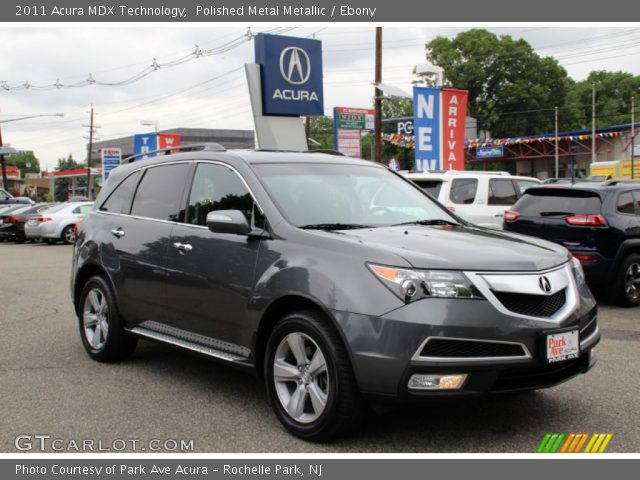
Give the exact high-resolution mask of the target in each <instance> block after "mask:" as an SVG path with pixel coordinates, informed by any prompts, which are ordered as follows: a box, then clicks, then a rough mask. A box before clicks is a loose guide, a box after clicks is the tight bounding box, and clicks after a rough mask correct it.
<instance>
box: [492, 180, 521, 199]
mask: <svg viewBox="0 0 640 480" xmlns="http://www.w3.org/2000/svg"><path fill="white" fill-rule="evenodd" d="M516 200H518V194H517V193H516V189H515V188H514V186H513V182H512V181H511V180H510V179H502V178H492V179H490V180H489V205H513V204H514V203H516Z"/></svg>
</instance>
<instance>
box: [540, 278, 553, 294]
mask: <svg viewBox="0 0 640 480" xmlns="http://www.w3.org/2000/svg"><path fill="white" fill-rule="evenodd" d="M538 286H539V287H540V290H542V291H543V292H544V293H551V282H550V281H549V279H548V278H547V277H540V278H539V279H538Z"/></svg>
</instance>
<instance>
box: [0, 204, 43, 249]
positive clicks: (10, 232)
mask: <svg viewBox="0 0 640 480" xmlns="http://www.w3.org/2000/svg"><path fill="white" fill-rule="evenodd" d="M52 205H54V204H52V203H40V204H37V205H21V206H19V207H17V208H15V209H12V210H11V211H10V212H8V213H4V212H3V211H2V210H0V236H2V237H3V238H4V239H7V240H15V241H16V243H24V241H25V240H26V235H25V232H24V226H25V223H26V222H27V220H28V216H29V215H31V214H36V213H40V212H42V211H44V210H46V209H47V208H49V207H51V206H52Z"/></svg>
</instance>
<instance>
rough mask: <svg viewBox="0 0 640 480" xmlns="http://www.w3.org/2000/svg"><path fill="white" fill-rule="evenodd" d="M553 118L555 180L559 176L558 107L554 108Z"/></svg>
mask: <svg viewBox="0 0 640 480" xmlns="http://www.w3.org/2000/svg"><path fill="white" fill-rule="evenodd" d="M554 110H555V117H556V178H558V177H559V176H560V174H559V165H558V164H559V157H560V155H559V152H558V107H555V109H554Z"/></svg>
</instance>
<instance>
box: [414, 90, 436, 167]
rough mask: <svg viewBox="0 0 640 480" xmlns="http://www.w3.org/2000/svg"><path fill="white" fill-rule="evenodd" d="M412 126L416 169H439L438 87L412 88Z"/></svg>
mask: <svg viewBox="0 0 640 480" xmlns="http://www.w3.org/2000/svg"><path fill="white" fill-rule="evenodd" d="M413 126H414V135H415V140H416V141H415V144H416V150H415V153H416V165H415V168H416V170H417V171H424V170H441V169H442V163H441V161H440V89H438V88H431V87H414V88H413Z"/></svg>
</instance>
